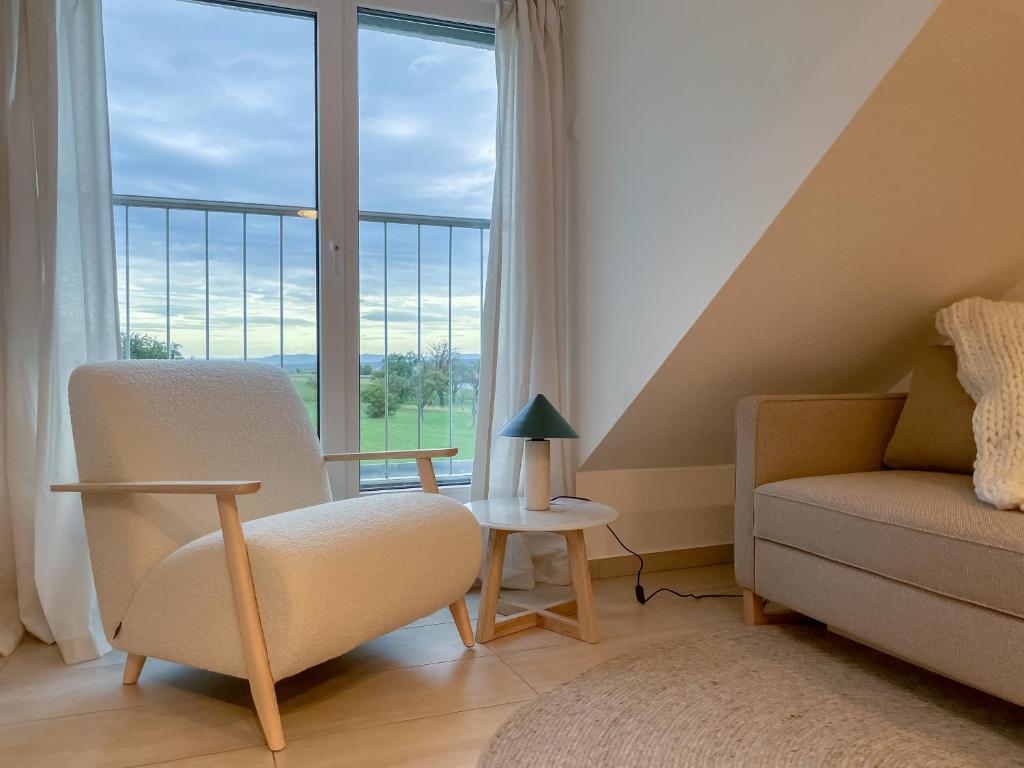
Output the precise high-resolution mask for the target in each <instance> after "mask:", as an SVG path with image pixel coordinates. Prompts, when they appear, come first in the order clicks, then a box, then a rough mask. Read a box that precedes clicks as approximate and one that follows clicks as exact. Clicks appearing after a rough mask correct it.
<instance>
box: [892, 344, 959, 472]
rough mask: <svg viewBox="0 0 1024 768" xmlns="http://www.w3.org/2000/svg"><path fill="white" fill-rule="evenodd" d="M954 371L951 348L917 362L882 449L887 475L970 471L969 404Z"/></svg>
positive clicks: (941, 348)
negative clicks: (890, 472)
mask: <svg viewBox="0 0 1024 768" xmlns="http://www.w3.org/2000/svg"><path fill="white" fill-rule="evenodd" d="M956 365H957V362H956V352H955V351H954V349H953V347H950V346H933V347H928V348H927V349H925V350H924V352H923V353H922V354H921V355H920V356H919V357H918V358H917V361H916V364H915V365H914V375H913V378H912V379H911V383H910V393H909V394H908V395H907V403H906V405H905V406H904V407H903V413H902V414H901V415H900V420H899V422H898V423H897V424H896V430H895V432H893V436H892V439H890V440H889V445H888V447H887V448H886V449H885V459H884V462H885V466H886V467H888V468H889V469H916V470H922V471H929V472H957V473H960V474H965V475H969V474H971V473H972V472H973V471H974V459H975V458H976V456H977V453H978V451H977V448H976V447H975V444H974V431H973V428H972V426H971V419H972V417H973V416H974V400H972V399H971V396H970V395H968V394H967V392H965V391H964V388H963V387H962V386H961V385H960V382H959V381H958V380H957V377H956Z"/></svg>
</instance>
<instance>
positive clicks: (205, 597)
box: [114, 493, 481, 680]
mask: <svg viewBox="0 0 1024 768" xmlns="http://www.w3.org/2000/svg"><path fill="white" fill-rule="evenodd" d="M211 503H212V500H211ZM242 529H243V531H244V533H245V539H246V545H247V548H248V551H249V562H250V565H251V567H252V575H253V584H254V585H255V587H256V599H257V603H258V605H259V611H260V618H261V622H262V625H263V634H264V637H265V638H266V642H267V651H268V654H269V656H270V668H271V672H272V673H273V676H274V679H275V680H279V679H281V678H283V677H288V676H289V675H293V674H295V673H297V672H301V671H302V670H303V669H306V668H308V667H311V666H313V665H314V664H319V663H320V662H323V661H326V660H327V659H331V658H334V657H336V656H339V655H341V654H342V653H345V652H346V651H348V650H351V649H352V648H354V647H356V646H357V645H359V644H361V643H364V642H366V641H367V640H370V639H371V638H374V637H377V636H378V635H382V634H384V633H386V632H390V631H391V630H394V629H397V628H398V627H401V626H404V625H405V624H408V623H410V622H412V621H415V620H416V619H419V618H421V617H423V616H426V615H428V614H430V613H433V612H434V611H436V610H438V609H439V608H443V607H445V606H447V605H448V604H450V603H452V602H454V601H456V600H458V599H459V598H461V597H462V596H463V595H465V593H466V591H467V590H468V589H469V588H470V587H471V586H472V585H473V581H474V579H475V578H476V575H477V571H478V570H479V567H480V559H481V546H480V541H481V539H480V527H479V525H478V524H477V522H476V519H475V518H474V517H473V515H472V514H471V513H470V512H469V510H467V509H466V508H465V507H464V506H463V505H461V504H459V503H458V502H455V501H453V500H452V499H449V498H447V497H444V496H439V495H432V494H424V493H395V494H382V495H378V496H367V497H363V498H358V499H347V500H343V501H333V502H329V503H326V504H318V505H316V506H312V507H306V508H304V509H297V510H293V511H290V512H282V513H281V514H277V515H269V516H267V517H262V518H258V519H256V520H249V521H247V522H245V523H243V524H242ZM452 632H453V633H455V632H456V630H455V628H454V626H453V627H452ZM114 645H115V646H116V647H118V648H120V649H121V650H125V651H129V652H133V653H143V654H146V655H150V656H154V657H156V658H162V659H167V660H169V661H177V662H181V663H184V664H189V665H191V666H195V667H201V668H203V669H209V670H212V671H214V672H223V673H226V674H230V675H236V676H238V677H245V676H246V669H245V661H244V657H243V655H242V644H241V639H240V637H239V633H238V625H237V623H236V619H235V607H234V601H233V599H232V594H231V584H230V581H229V577H228V570H227V565H226V560H225V557H224V539H223V536H222V534H221V533H220V531H217V532H215V533H211V534H209V535H206V536H203V537H201V538H198V539H195V540H194V541H191V542H189V543H188V544H186V545H185V546H183V547H181V548H180V549H178V550H176V551H175V552H173V553H172V554H171V555H169V556H168V557H167V558H165V559H164V560H163V561H161V562H160V563H159V564H158V565H157V566H156V567H155V568H153V570H152V571H151V572H150V573H149V574H148V575H147V576H146V578H145V579H144V580H143V582H142V583H141V584H140V586H139V588H138V590H137V591H136V593H135V595H134V597H133V598H132V602H131V605H130V606H129V608H128V611H127V613H126V614H125V616H124V619H123V620H122V622H121V630H120V632H119V633H118V636H117V637H116V638H115V640H114Z"/></svg>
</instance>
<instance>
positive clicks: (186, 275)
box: [104, 0, 497, 358]
mask: <svg viewBox="0 0 1024 768" xmlns="http://www.w3.org/2000/svg"><path fill="white" fill-rule="evenodd" d="M104 35H105V45H106V58H107V90H108V100H109V107H110V126H111V151H112V163H113V175H114V191H115V193H118V194H130V195H150V196H159V197H182V198H193V199H201V200H222V201H231V202H247V203H270V204H281V205H291V206H296V207H308V208H314V207H315V206H316V148H315V136H316V131H315V105H316V68H315V48H314V39H315V28H314V21H313V20H312V19H311V18H309V17H303V16H290V15H284V14H278V13H263V12H254V11H248V10H240V9H238V8H227V7H219V6H216V5H208V4H203V3H193V2H187V1H185V0H104ZM359 94H360V96H359V109H360V184H359V188H360V208H361V209H362V210H369V211H380V212H389V213H415V214H426V215H437V216H458V217H473V218H484V219H486V218H489V217H490V201H491V187H492V183H493V167H494V125H495V109H496V100H497V95H496V88H495V82H494V57H493V52H492V51H490V50H488V49H483V48H476V47H472V46H468V45H460V44H455V43H450V42H438V41H433V40H427V39H422V38H417V37H412V36H408V35H399V34H394V33H389V32H383V31H379V30H376V29H361V30H360V33H359ZM322 140H324V141H329V140H330V137H326V136H325V137H322ZM325 170H326V169H325ZM115 227H116V234H117V239H118V243H117V244H118V260H119V287H120V291H121V299H122V324H124V322H125V316H124V315H125V306H124V305H125V298H126V297H125V285H126V281H127V280H130V288H131V291H130V298H131V328H132V331H133V332H141V333H148V334H150V335H152V336H155V337H157V338H160V339H161V340H163V339H164V338H165V336H166V317H167V314H168V307H167V293H168V279H167V277H168V272H169V273H170V281H169V286H170V318H171V340H172V341H173V342H175V343H180V344H181V345H182V347H183V352H184V354H185V356H197V357H200V356H204V355H205V353H206V350H205V347H206V332H205V312H206V291H207V281H206V250H207V242H208V243H209V246H208V248H209V295H210V355H211V356H212V357H240V356H241V355H242V354H243V346H247V352H248V355H249V357H256V358H258V357H264V356H270V355H277V354H279V352H280V351H281V349H282V346H283V350H284V353H285V354H300V353H312V352H315V350H316V309H315V296H316V285H315V280H316V271H315V254H316V250H315V247H316V246H315V223H314V222H312V221H309V220H306V219H298V218H289V217H286V218H284V219H283V220H282V219H279V218H277V217H270V216H254V215H250V216H248V217H247V225H246V228H245V229H246V231H245V233H244V234H245V238H244V239H245V245H246V248H245V250H246V256H247V257H246V263H245V279H246V284H247V301H246V302H245V311H246V316H247V318H248V328H249V333H248V339H247V343H246V344H245V345H243V338H242V336H243V334H242V314H243V300H242V287H241V286H242V241H243V232H242V217H241V215H239V214H228V213H211V214H209V217H208V220H207V219H205V218H204V214H203V213H202V212H195V211H172V212H171V214H170V215H169V217H165V215H164V212H163V210H160V209H143V208H132V209H130V210H129V211H127V216H126V211H125V209H124V208H117V209H116V210H115ZM383 229H384V227H383V225H382V224H376V223H366V222H364V223H362V224H361V226H360V265H361V286H360V292H361V294H362V300H361V307H360V314H361V318H362V320H361V335H362V338H363V344H362V346H363V349H362V352H363V353H364V354H365V353H369V354H374V353H376V354H380V353H382V352H383V349H384V322H383V319H384V309H385V306H384V287H385V263H384V262H385V259H384V232H383ZM126 241H127V242H126ZM482 249H483V250H484V251H485V250H486V234H485V235H484V237H483V238H481V235H480V232H479V230H471V229H458V228H456V229H453V230H452V234H451V237H450V238H449V230H448V228H447V227H422V228H421V229H420V230H419V232H417V228H416V227H414V226H408V225H389V226H388V242H387V294H388V301H387V315H388V341H389V350H390V351H399V352H401V351H413V350H415V349H416V339H417V332H416V329H417V323H416V318H417V314H419V316H420V318H421V323H420V334H421V336H420V337H421V340H422V345H423V348H424V350H426V349H427V347H428V346H429V345H430V344H431V343H433V342H437V341H441V340H443V339H446V338H447V335H448V325H449V322H450V323H451V328H452V338H453V343H454V346H455V348H456V349H459V350H461V351H463V352H466V353H474V352H478V351H479V313H480V282H481V250H482ZM126 250H127V251H128V254H129V263H130V276H126V274H125V259H124V254H125V251H126ZM417 252H418V254H419V258H417ZM168 253H169V256H170V265H169V269H168V263H167V254H168ZM449 261H450V263H451V271H450V273H449ZM417 264H418V267H417ZM281 272H283V281H282V280H281V279H280V276H279V275H280V273H281ZM417 285H419V286H420V291H419V292H417ZM449 290H450V292H451V307H452V309H451V313H450V315H449V309H448V307H449ZM282 314H283V315H284V324H283V328H282V325H281V323H280V317H281V315H282Z"/></svg>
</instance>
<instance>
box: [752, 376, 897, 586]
mask: <svg viewBox="0 0 1024 768" xmlns="http://www.w3.org/2000/svg"><path fill="white" fill-rule="evenodd" d="M905 400H906V395H905V394H903V393H885V394H865V395H759V396H755V397H747V398H744V399H743V400H740V402H739V403H738V404H737V406H736V530H735V552H736V555H735V558H736V581H737V582H738V583H739V584H740V585H741V586H743V587H746V588H748V589H753V588H754V489H755V488H757V487H758V486H761V485H764V484H765V483H772V482H775V481H777V480H788V479H790V478H794V477H811V476H814V475H836V474H843V473H847V472H870V471H873V470H879V469H882V457H883V455H884V454H885V447H886V446H887V445H888V444H889V438H890V437H892V433H893V430H894V429H895V428H896V422H897V421H898V420H899V417H900V412H901V411H902V410H903V403H904V401H905Z"/></svg>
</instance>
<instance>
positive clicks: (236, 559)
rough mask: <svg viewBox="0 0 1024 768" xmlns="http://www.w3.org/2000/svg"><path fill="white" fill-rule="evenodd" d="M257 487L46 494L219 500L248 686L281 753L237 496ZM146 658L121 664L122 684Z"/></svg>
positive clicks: (86, 488) (130, 486) (217, 483)
mask: <svg viewBox="0 0 1024 768" xmlns="http://www.w3.org/2000/svg"><path fill="white" fill-rule="evenodd" d="M260 487H261V483H260V481H259V480H166V481H149V480H141V481H126V482H114V481H111V482H104V481H91V482H84V483H55V484H54V485H51V486H50V490H51V491H53V492H55V493H116V494H130V493H175V494H206V495H210V496H216V497H217V513H218V515H219V517H220V528H221V531H222V533H223V535H224V555H225V557H226V559H227V563H228V576H229V578H230V580H231V592H232V595H233V596H234V600H235V614H236V618H237V620H238V629H239V632H240V633H241V636H242V650H243V652H244V654H245V663H246V669H247V671H248V674H249V687H250V689H251V690H252V697H253V701H254V703H255V704H256V711H257V713H258V714H259V718H260V722H261V723H262V724H263V729H264V733H265V734H266V737H267V744H268V745H269V746H270V748H271V749H272V750H280V749H283V748H284V730H283V729H282V727H281V716H280V713H279V711H278V708H277V696H276V694H275V693H274V678H273V675H272V674H271V671H270V657H269V655H268V654H267V643H266V639H265V638H264V636H263V625H262V623H261V621H260V612H259V607H258V606H257V603H256V588H255V586H253V581H252V569H251V568H250V566H249V551H248V550H247V549H246V546H245V534H244V533H243V530H242V519H241V516H240V515H239V512H238V500H237V499H236V498H235V497H236V496H240V495H244V494H250V493H256V492H257V491H258V490H259V489H260ZM145 662H146V657H145V656H139V655H137V654H134V653H132V654H128V661H127V662H126V664H125V672H124V683H125V684H126V685H130V684H133V683H135V682H136V681H137V680H138V679H139V674H140V673H141V672H142V665H143V664H144V663H145Z"/></svg>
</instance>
